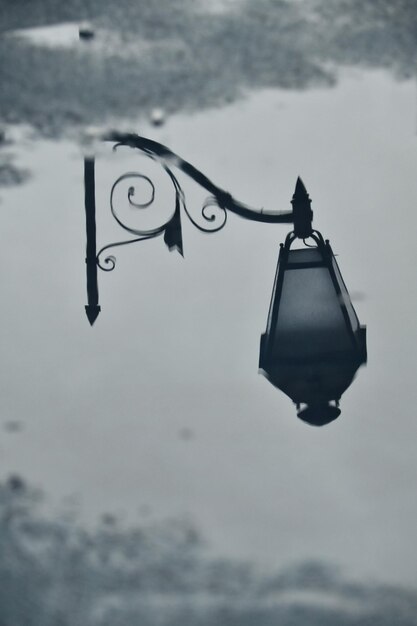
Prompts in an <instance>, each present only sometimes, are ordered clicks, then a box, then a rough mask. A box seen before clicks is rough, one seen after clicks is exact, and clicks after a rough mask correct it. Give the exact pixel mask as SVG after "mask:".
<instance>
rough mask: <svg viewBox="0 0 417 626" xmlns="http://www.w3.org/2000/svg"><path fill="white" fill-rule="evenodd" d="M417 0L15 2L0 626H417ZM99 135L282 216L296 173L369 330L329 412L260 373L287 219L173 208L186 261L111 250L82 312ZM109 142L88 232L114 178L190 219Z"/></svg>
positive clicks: (6, 147)
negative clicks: (207, 228)
mask: <svg viewBox="0 0 417 626" xmlns="http://www.w3.org/2000/svg"><path fill="white" fill-rule="evenodd" d="M416 4H417V3H416V1H415V0H397V2H396V3H392V2H389V1H388V0H372V1H371V0H369V1H367V0H362V1H361V2H357V1H356V0H333V1H332V2H331V3H329V2H325V0H322V1H320V0H291V1H290V0H256V1H255V0H206V2H202V1H200V0H169V1H168V0H166V1H163V0H151V1H149V0H147V1H146V2H145V1H142V0H136V1H135V0H119V2H118V3H117V4H116V3H113V2H110V1H108V0H100V1H99V0H87V1H83V2H81V1H79V0H76V1H72V0H68V1H67V2H65V3H59V2H57V1H53V0H32V1H31V2H29V1H24V0H14V1H13V2H12V0H10V1H9V0H2V3H1V7H0V31H1V32H0V92H1V106H0V185H1V186H0V212H1V227H0V249H1V252H2V263H1V265H0V285H1V289H2V298H1V300H2V306H1V322H2V323H1V346H2V358H1V365H0V369H1V372H0V390H1V391H0V480H1V484H0V527H1V531H0V623H1V624H2V626H3V625H4V626H21V625H22V624H27V625H28V626H30V625H31V624H34V625H35V624H36V625H38V624H42V625H45V626H49V625H51V626H52V625H53V626H55V625H57V626H58V625H59V626H67V625H68V626H73V625H74V626H75V625H77V626H78V625H83V626H89V625H91V626H98V625H99V626H107V625H109V626H110V624H111V625H112V626H115V625H121V626H125V625H127V624H132V623H140V624H143V625H145V626H146V625H147V624H149V625H151V624H152V625H155V624H161V625H171V624H172V625H177V624H180V623H181V624H183V623H186V624H190V626H194V624H196V625H197V624H198V625H204V626H205V625H207V626H208V625H212V624H222V625H226V626H227V625H230V626H231V625H233V626H235V625H236V626H237V625H239V626H240V625H242V626H243V625H246V624H247V625H249V624H253V623H257V624H260V625H261V626H263V625H265V626H266V625H267V624H268V625H270V624H275V623H277V624H280V625H281V626H287V625H288V626H290V625H294V624H296V625H297V626H298V625H304V624H307V623H308V624H320V625H325V624H340V625H342V626H343V625H345V624H346V625H349V626H352V625H355V626H362V625H363V626H365V624H366V625H369V624H372V625H382V626H385V624H386V625H388V624H389V625H390V626H392V625H393V624H395V625H398V626H408V625H415V624H417V618H416V615H417V591H416V581H417V566H416V563H417V545H416V541H415V526H416V521H417V501H416V498H415V484H416V475H417V457H416V455H415V445H414V441H415V438H416V435H417V425H416V419H415V414H414V410H415V406H416V401H417V392H416V385H415V372H416V366H417V363H416V361H417V359H416V345H417V344H416V338H417V337H416V336H417V331H416V322H415V320H416V314H417V300H416V289H415V283H416V278H415V267H416V261H417V258H416V257H417V254H416V251H415V241H414V233H415V232H416V226H417V223H416V222H417V220H416V212H415V206H416V200H417V177H416V176H415V172H416V165H417V145H416V132H417V96H416V83H415V68H416V55H417V38H416V32H417V6H416ZM86 127H88V128H91V127H95V128H100V129H105V128H117V129H120V130H129V131H131V132H137V133H140V134H143V135H144V136H146V137H149V138H151V139H155V140H156V141H159V142H162V143H165V144H166V145H168V146H169V147H170V148H171V149H172V150H174V151H175V152H176V153H178V154H179V155H181V156H182V157H183V158H185V159H187V160H189V161H190V162H191V163H193V164H194V165H195V166H196V167H198V168H199V169H201V170H202V171H203V172H204V173H205V174H207V176H209V178H210V179H211V180H213V181H214V182H215V183H216V184H217V185H219V186H221V187H223V188H224V189H226V190H227V191H229V192H230V193H232V194H233V196H234V197H236V198H237V199H239V200H241V201H243V202H245V203H247V204H250V205H252V206H254V207H258V208H262V207H263V208H264V209H266V210H287V209H289V208H290V199H291V197H292V194H293V192H294V187H295V183H296V179H297V176H299V175H300V176H301V177H302V178H303V180H304V183H305V185H306V187H307V190H308V192H309V194H310V196H311V198H312V208H313V210H314V225H315V227H316V228H318V229H319V230H320V231H321V232H322V233H323V236H324V237H326V238H329V239H330V241H331V244H332V247H333V250H334V252H335V253H336V254H337V255H338V256H337V260H338V263H339V266H340V269H341V272H342V274H343V276H344V278H345V281H346V284H347V287H348V289H349V291H350V293H351V296H352V300H353V304H354V306H355V309H356V311H357V313H358V316H359V319H360V321H361V323H362V324H366V325H367V329H368V365H367V367H366V368H362V369H361V370H360V371H359V372H358V376H357V379H356V380H355V381H354V383H353V385H352V386H351V388H350V389H349V390H348V391H347V392H346V394H345V395H344V396H343V397H342V401H341V409H342V415H341V417H340V418H339V419H338V420H336V421H335V422H334V423H332V424H330V425H329V426H328V427H325V428H321V429H314V428H312V427H309V426H308V425H306V424H304V423H302V422H301V421H300V420H298V419H297V417H296V412H295V408H294V406H293V405H292V403H291V401H290V400H289V399H288V398H287V397H286V396H284V395H283V394H282V393H281V392H279V391H278V390H277V389H275V388H274V387H272V386H271V385H270V384H269V383H268V382H267V380H266V379H265V378H263V377H262V376H260V375H258V356H259V340H260V335H261V334H262V333H263V332H264V330H265V325H266V318H267V312H268V306H269V300H270V295H271V291H272V283H273V278H274V274H275V266H276V262H277V256H278V250H279V243H280V242H282V241H283V240H284V239H285V236H286V234H287V232H288V230H290V227H287V226H286V225H265V224H257V223H251V222H247V221H245V220H241V219H240V218H238V217H237V216H234V215H230V217H229V219H228V223H227V225H226V227H225V228H224V229H223V230H222V231H221V232H220V233H217V234H212V235H206V234H203V233H201V232H199V231H198V230H197V229H195V228H194V227H193V226H192V224H191V223H190V222H189V221H187V220H186V218H185V217H183V240H184V259H182V258H181V256H180V255H178V254H176V253H169V252H168V251H167V249H166V247H165V246H164V243H163V241H162V239H156V240H154V241H148V242H144V243H138V244H134V245H132V246H126V247H123V248H119V249H118V250H117V249H116V252H115V255H116V257H117V265H116V268H115V270H114V272H111V273H108V274H107V273H104V272H100V274H99V289H100V303H101V307H102V311H101V314H100V316H99V317H98V319H97V321H96V323H95V325H94V327H93V328H91V327H90V326H89V324H88V321H87V318H86V316H85V311H84V305H85V304H86V287H85V261H84V259H85V215H84V190H83V157H84V153H85V145H84V144H83V141H82V137H83V131H84V130H85V128H86ZM111 148H112V147H111V145H103V146H96V149H97V154H96V183H97V188H96V193H97V237H98V246H99V247H101V246H104V245H106V244H108V243H110V242H113V241H119V240H123V239H124V238H125V233H124V232H123V231H122V230H121V229H120V228H119V227H118V225H117V224H116V222H115V221H114V220H113V219H112V217H111V213H110V210H109V195H110V190H111V187H112V185H113V183H114V182H115V180H116V179H117V178H118V177H119V176H120V175H122V174H124V173H126V172H129V171H140V172H143V173H145V174H146V175H149V176H152V178H153V179H154V180H155V183H156V189H157V192H156V194H157V195H156V201H157V207H155V209H153V211H155V223H156V224H160V223H162V220H163V219H164V216H165V217H166V216H167V215H168V216H169V215H170V214H171V213H172V211H173V206H174V205H173V200H174V197H173V190H172V188H171V187H170V184H169V180H168V181H167V179H166V178H164V173H163V171H160V168H159V166H158V164H156V163H152V162H147V160H146V159H145V158H144V157H141V156H140V155H138V154H135V153H134V152H133V151H132V150H130V149H128V148H120V149H119V150H117V151H116V152H114V151H112V149H111ZM178 178H179V180H180V182H181V185H182V186H183V189H184V192H185V194H186V197H187V206H188V209H189V210H190V213H192V214H193V215H195V216H196V218H197V219H198V216H199V215H200V213H201V207H202V206H203V204H204V200H205V194H204V192H203V191H202V190H201V189H200V188H198V187H197V186H196V185H195V184H194V183H193V182H192V181H190V180H187V179H186V178H185V177H184V176H182V175H181V174H180V173H179V174H178ZM118 206H120V207H121V211H122V214H123V216H124V219H125V221H129V220H130V221H129V223H132V225H133V226H135V227H136V226H137V227H139V225H140V219H141V216H140V215H139V216H137V215H136V214H134V212H132V211H131V210H130V209H129V207H128V206H123V198H121V202H120V205H118ZM152 219H153V215H152ZM135 220H137V221H135Z"/></svg>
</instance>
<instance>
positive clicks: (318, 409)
mask: <svg viewBox="0 0 417 626" xmlns="http://www.w3.org/2000/svg"><path fill="white" fill-rule="evenodd" d="M340 413H341V411H340V409H339V408H338V407H337V406H334V405H332V404H329V403H326V402H323V403H317V404H311V405H307V406H306V408H305V409H302V410H301V411H298V413H297V416H298V417H299V418H300V419H302V420H303V422H307V424H311V425H312V426H325V425H326V424H329V423H330V422H333V420H335V419H336V418H337V417H339V415H340Z"/></svg>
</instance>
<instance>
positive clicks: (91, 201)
mask: <svg viewBox="0 0 417 626" xmlns="http://www.w3.org/2000/svg"><path fill="white" fill-rule="evenodd" d="M94 165H95V162H94V157H86V158H85V159H84V200H85V224H86V235H87V246H86V258H85V263H86V269H87V305H86V307H85V312H86V314H87V317H88V321H89V322H90V324H91V326H92V325H93V324H94V322H95V321H96V319H97V317H98V314H99V313H100V306H99V303H98V282H97V249H96V196H95V174H94Z"/></svg>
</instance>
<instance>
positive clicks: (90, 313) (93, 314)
mask: <svg viewBox="0 0 417 626" xmlns="http://www.w3.org/2000/svg"><path fill="white" fill-rule="evenodd" d="M100 311H101V307H100V306H98V305H96V304H93V305H91V304H87V306H86V307H85V312H86V315H87V317H88V321H89V322H90V326H92V325H93V324H94V322H95V321H96V319H97V318H98V315H99V313H100Z"/></svg>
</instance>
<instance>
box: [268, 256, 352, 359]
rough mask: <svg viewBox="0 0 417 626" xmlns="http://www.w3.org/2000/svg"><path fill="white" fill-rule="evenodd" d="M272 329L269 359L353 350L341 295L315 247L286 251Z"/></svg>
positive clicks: (308, 356)
mask: <svg viewBox="0 0 417 626" xmlns="http://www.w3.org/2000/svg"><path fill="white" fill-rule="evenodd" d="M346 295H347V292H346ZM355 319H356V316H355ZM271 330H272V332H273V338H272V346H273V347H272V354H271V356H272V358H274V356H277V357H278V358H280V359H285V358H291V359H302V358H307V359H309V358H320V357H321V356H323V355H325V354H326V353H329V352H331V353H332V354H334V353H349V352H350V351H351V350H352V347H353V346H352V338H351V335H350V333H349V330H348V328H347V324H346V320H345V317H344V315H343V311H342V302H341V298H340V294H339V293H338V292H337V290H336V286H335V284H334V282H333V280H332V276H331V273H330V271H329V268H328V267H327V265H325V263H324V261H323V256H322V254H321V251H320V250H318V249H317V248H311V249H305V248H304V249H300V250H289V252H288V259H287V263H286V267H285V271H284V272H283V280H282V287H281V294H280V299H279V310H278V316H277V319H276V324H275V328H273V329H271Z"/></svg>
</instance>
